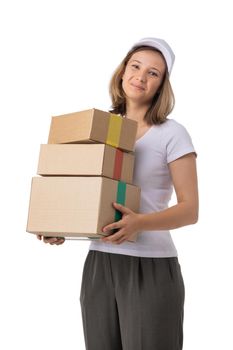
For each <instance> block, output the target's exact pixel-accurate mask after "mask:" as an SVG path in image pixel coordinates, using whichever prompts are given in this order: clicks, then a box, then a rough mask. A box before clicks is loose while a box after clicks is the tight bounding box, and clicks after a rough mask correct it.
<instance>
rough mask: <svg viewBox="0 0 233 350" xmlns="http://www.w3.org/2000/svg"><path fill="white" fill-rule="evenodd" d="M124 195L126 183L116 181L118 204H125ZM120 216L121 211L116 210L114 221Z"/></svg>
mask: <svg viewBox="0 0 233 350" xmlns="http://www.w3.org/2000/svg"><path fill="white" fill-rule="evenodd" d="M125 195H126V183H125V182H123V181H118V186H117V198H116V202H117V203H119V204H122V205H125ZM121 217H122V214H121V212H120V211H119V210H116V211H115V221H119V220H120V219H121Z"/></svg>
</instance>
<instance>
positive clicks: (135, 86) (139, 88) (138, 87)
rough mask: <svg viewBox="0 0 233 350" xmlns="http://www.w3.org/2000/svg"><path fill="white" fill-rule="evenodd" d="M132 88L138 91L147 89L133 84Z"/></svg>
mask: <svg viewBox="0 0 233 350" xmlns="http://www.w3.org/2000/svg"><path fill="white" fill-rule="evenodd" d="M131 86H132V87H134V88H136V89H138V90H145V88H144V87H143V86H139V85H135V84H131Z"/></svg>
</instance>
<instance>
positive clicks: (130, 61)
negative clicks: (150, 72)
mask: <svg viewBox="0 0 233 350" xmlns="http://www.w3.org/2000/svg"><path fill="white" fill-rule="evenodd" d="M133 61H135V62H138V63H142V62H141V61H139V60H130V62H133ZM150 68H151V69H154V70H157V72H159V73H160V74H161V72H160V70H159V69H158V68H155V67H150Z"/></svg>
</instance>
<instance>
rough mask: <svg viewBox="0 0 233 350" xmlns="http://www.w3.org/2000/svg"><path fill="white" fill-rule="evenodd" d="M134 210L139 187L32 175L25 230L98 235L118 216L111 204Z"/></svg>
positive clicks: (98, 179) (96, 179)
mask: <svg viewBox="0 0 233 350" xmlns="http://www.w3.org/2000/svg"><path fill="white" fill-rule="evenodd" d="M114 201H115V202H118V203H122V204H123V205H125V206H126V207H129V208H131V209H132V210H133V211H135V212H138V210H139V202H140V189H139V188H138V187H136V186H134V185H130V184H126V183H124V182H120V181H116V180H111V179H108V178H105V177H100V176H97V177H59V176H58V177H50V176H49V177H47V176H46V177H33V179H32V186H31V197H30V204H29V212H28V222H27V232H30V233H35V234H38V233H39V234H42V235H44V236H56V237H60V236H61V237H101V236H102V235H104V233H103V232H102V228H103V227H104V226H105V225H107V224H110V223H112V222H114V221H118V220H119V219H120V217H119V212H118V211H116V210H115V209H114V208H113V206H112V203H113V202H114Z"/></svg>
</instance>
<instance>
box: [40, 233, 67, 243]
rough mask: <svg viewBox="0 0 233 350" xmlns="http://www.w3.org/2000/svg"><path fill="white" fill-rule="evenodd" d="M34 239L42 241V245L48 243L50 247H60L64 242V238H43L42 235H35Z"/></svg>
mask: <svg viewBox="0 0 233 350" xmlns="http://www.w3.org/2000/svg"><path fill="white" fill-rule="evenodd" d="M36 237H37V238H38V239H39V240H40V241H41V240H43V241H44V243H49V244H51V245H60V244H63V243H64V242H65V238H64V237H45V236H43V235H36Z"/></svg>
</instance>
